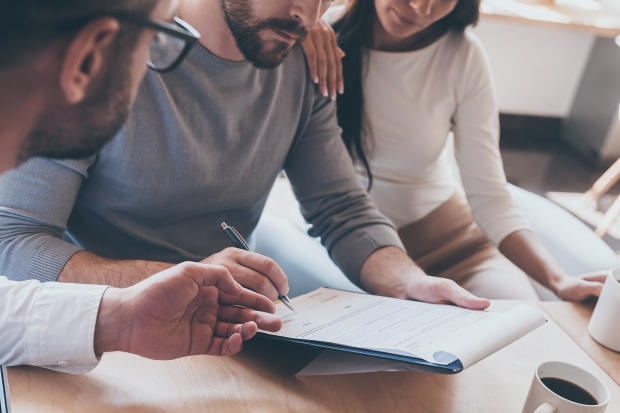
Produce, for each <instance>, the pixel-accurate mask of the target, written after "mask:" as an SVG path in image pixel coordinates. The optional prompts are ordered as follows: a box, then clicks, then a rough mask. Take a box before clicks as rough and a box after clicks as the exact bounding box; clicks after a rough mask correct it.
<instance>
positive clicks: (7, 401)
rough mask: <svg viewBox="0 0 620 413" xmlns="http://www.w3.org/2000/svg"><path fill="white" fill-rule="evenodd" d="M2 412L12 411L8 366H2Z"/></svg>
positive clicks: (0, 405)
mask: <svg viewBox="0 0 620 413" xmlns="http://www.w3.org/2000/svg"><path fill="white" fill-rule="evenodd" d="M0 412H1V413H11V398H10V396H9V378H8V377H7V374H6V367H4V366H0Z"/></svg>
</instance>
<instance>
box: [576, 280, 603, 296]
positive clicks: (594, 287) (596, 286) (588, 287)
mask: <svg viewBox="0 0 620 413" xmlns="http://www.w3.org/2000/svg"><path fill="white" fill-rule="evenodd" d="M581 291H582V292H583V293H584V294H587V295H588V296H590V295H593V296H595V297H599V296H600V295H601V292H602V291H603V284H602V283H600V282H591V281H583V283H582V287H581ZM586 298H587V297H586Z"/></svg>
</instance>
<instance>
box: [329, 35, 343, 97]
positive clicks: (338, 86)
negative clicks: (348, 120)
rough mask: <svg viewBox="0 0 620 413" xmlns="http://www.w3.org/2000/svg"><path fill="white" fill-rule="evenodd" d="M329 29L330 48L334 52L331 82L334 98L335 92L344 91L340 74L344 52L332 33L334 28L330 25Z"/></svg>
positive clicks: (341, 92)
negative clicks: (333, 75) (332, 80)
mask: <svg viewBox="0 0 620 413" xmlns="http://www.w3.org/2000/svg"><path fill="white" fill-rule="evenodd" d="M330 30H331V31H332V35H331V43H332V50H333V52H334V62H335V65H334V74H335V79H334V83H333V98H334V99H335V97H336V92H337V93H340V94H341V95H342V94H343V93H344V78H343V75H342V58H343V57H344V52H343V51H342V49H340V47H338V41H337V39H336V33H333V31H334V30H333V29H332V28H331V27H330Z"/></svg>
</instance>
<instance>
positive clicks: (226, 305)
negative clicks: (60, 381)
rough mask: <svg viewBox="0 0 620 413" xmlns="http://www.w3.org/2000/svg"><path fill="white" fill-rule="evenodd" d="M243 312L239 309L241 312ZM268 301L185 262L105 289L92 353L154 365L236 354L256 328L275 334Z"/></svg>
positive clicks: (219, 270)
mask: <svg viewBox="0 0 620 413" xmlns="http://www.w3.org/2000/svg"><path fill="white" fill-rule="evenodd" d="M241 306H242V307H243V308H242V307H241ZM274 312H275V305H274V303H273V302H271V301H270V300H269V299H268V298H266V297H264V296H262V295H260V294H258V293H255V292H254V291H250V290H248V289H245V288H243V287H241V285H239V284H238V283H237V282H236V281H235V280H234V279H233V277H232V276H231V275H230V272H229V271H228V270H227V269H226V268H225V267H222V266H219V265H207V264H200V263H193V262H186V263H183V264H179V265H177V266H174V267H172V268H170V269H168V270H165V271H162V272H160V273H159V274H156V275H154V276H152V277H150V278H148V279H146V280H144V281H142V282H140V283H139V284H136V285H134V286H133V287H129V288H125V289H117V288H109V289H107V290H106V292H105V293H104V295H103V298H102V300H101V306H100V308H99V314H98V315H97V323H96V327H95V342H94V347H95V353H98V354H100V353H104V352H109V351H124V352H128V353H133V354H137V355H139V356H142V357H147V358H151V359H156V360H171V359H176V358H179V357H184V356H191V355H199V354H207V355H214V356H227V355H231V354H235V353H238V352H239V351H240V350H241V347H242V345H243V340H248V339H250V338H252V337H253V336H254V335H255V334H256V331H257V328H261V329H263V330H268V331H278V330H279V329H280V328H281V327H282V322H281V321H280V319H279V318H278V317H277V316H275V315H273V313H274Z"/></svg>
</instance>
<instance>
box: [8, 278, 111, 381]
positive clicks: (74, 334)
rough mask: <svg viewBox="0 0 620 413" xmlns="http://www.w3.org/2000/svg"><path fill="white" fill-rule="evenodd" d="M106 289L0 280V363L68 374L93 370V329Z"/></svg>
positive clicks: (95, 364) (80, 285)
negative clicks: (30, 366) (31, 366)
mask: <svg viewBox="0 0 620 413" xmlns="http://www.w3.org/2000/svg"><path fill="white" fill-rule="evenodd" d="M107 288H108V287H107V286H101V285H82V284H65V283H45V284H41V283H39V282H38V281H34V280H33V281H23V282H13V281H8V280H7V279H6V278H5V277H0V303H1V304H0V335H1V339H0V364H3V365H8V366H14V365H23V364H27V365H33V366H39V367H44V368H48V369H52V370H57V371H62V372H65V373H72V374H82V373H87V372H89V371H91V370H92V369H94V368H95V367H96V366H97V364H98V363H99V359H98V358H97V356H96V355H95V351H94V336H95V324H96V321H97V314H98V312H99V305H100V303H101V298H102V297H103V293H104V292H105V290H106V289H107Z"/></svg>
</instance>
